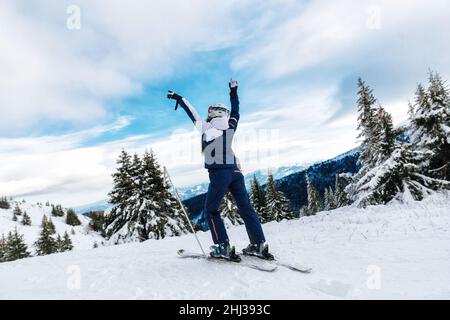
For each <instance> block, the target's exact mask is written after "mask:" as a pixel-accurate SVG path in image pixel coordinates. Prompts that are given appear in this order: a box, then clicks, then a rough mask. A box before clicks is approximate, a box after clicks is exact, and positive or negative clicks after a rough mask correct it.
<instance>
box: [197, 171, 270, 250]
mask: <svg viewBox="0 0 450 320" xmlns="http://www.w3.org/2000/svg"><path fill="white" fill-rule="evenodd" d="M209 181H210V184H209V187H208V194H207V195H206V202H205V209H204V213H205V217H206V219H207V220H208V225H209V228H210V230H211V234H212V238H213V241H214V243H215V244H219V243H224V242H226V241H228V235H227V231H226V229H225V225H224V223H223V220H222V218H221V217H220V212H218V210H219V207H220V204H221V202H222V199H223V197H224V196H225V194H226V193H227V192H228V191H230V192H231V194H232V196H233V198H234V200H235V201H236V205H237V207H238V212H239V215H240V216H241V217H242V220H244V223H245V227H246V229H247V234H248V237H249V238H250V242H251V243H253V244H258V243H263V242H265V239H264V233H263V230H262V227H261V223H260V221H259V218H258V215H257V214H256V212H255V209H253V206H252V204H251V202H250V199H249V196H248V193H247V189H246V188H245V183H244V176H243V175H242V173H241V171H240V170H239V169H210V170H209Z"/></svg>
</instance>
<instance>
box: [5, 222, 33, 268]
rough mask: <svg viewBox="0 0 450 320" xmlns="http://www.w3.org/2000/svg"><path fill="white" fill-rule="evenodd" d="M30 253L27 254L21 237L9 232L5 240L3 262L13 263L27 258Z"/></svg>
mask: <svg viewBox="0 0 450 320" xmlns="http://www.w3.org/2000/svg"><path fill="white" fill-rule="evenodd" d="M29 256H30V253H29V252H28V247H27V245H26V243H25V241H24V240H23V235H20V234H19V233H18V232H17V229H15V230H14V232H11V231H10V232H9V233H8V237H7V238H6V251H5V261H14V260H18V259H23V258H28V257H29Z"/></svg>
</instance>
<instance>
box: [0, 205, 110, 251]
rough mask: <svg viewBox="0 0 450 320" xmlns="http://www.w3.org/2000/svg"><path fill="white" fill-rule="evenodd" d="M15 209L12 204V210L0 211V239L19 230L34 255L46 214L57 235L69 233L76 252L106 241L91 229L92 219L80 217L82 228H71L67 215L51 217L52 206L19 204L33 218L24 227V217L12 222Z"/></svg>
mask: <svg viewBox="0 0 450 320" xmlns="http://www.w3.org/2000/svg"><path fill="white" fill-rule="evenodd" d="M14 207H15V203H12V204H11V209H8V210H5V209H0V237H1V236H2V234H4V235H5V237H6V236H7V234H8V232H9V231H14V229H15V228H17V231H18V232H19V234H23V235H24V240H25V243H26V244H27V246H28V249H29V251H31V253H32V254H34V253H35V248H34V242H35V241H36V240H37V239H38V237H39V233H40V231H41V223H42V218H43V216H44V214H45V215H46V216H47V218H51V219H52V221H53V224H54V225H55V230H56V233H59V234H60V235H61V236H63V235H64V232H65V231H67V233H68V234H69V236H70V239H71V240H72V244H73V246H74V250H86V249H91V248H92V247H93V245H94V243H95V242H97V243H98V244H100V243H101V242H102V241H103V240H104V238H102V237H101V235H100V234H98V233H96V232H94V231H92V230H90V229H89V227H88V224H89V221H90V219H89V218H87V217H85V216H82V215H78V219H79V220H80V222H81V225H80V226H69V225H67V224H66V222H65V221H66V217H65V215H64V217H53V216H52V215H51V210H52V207H51V206H45V205H42V206H41V205H37V204H29V203H22V202H19V207H20V208H21V210H22V212H24V211H26V212H27V214H28V215H29V216H30V218H31V226H24V225H22V223H21V221H22V217H23V215H22V216H18V220H17V221H13V220H12V216H13V210H14ZM64 211H65V210H64ZM72 229H74V231H75V235H73V234H72V233H71V231H72Z"/></svg>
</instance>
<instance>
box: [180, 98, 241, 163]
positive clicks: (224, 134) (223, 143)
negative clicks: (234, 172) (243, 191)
mask: <svg viewBox="0 0 450 320" xmlns="http://www.w3.org/2000/svg"><path fill="white" fill-rule="evenodd" d="M230 102H231V112H230V118H229V119H224V118H215V119H212V120H211V121H210V122H206V121H205V120H204V119H202V118H201V117H200V115H199V114H198V112H197V110H195V108H194V107H193V106H192V105H191V104H190V103H189V101H188V100H187V99H185V98H182V99H181V100H179V103H180V105H181V106H182V107H183V109H184V110H185V111H186V113H187V115H188V116H189V118H190V119H191V120H192V122H193V123H194V125H195V127H196V128H197V130H198V131H199V132H200V133H201V135H202V152H203V153H204V156H205V168H206V169H208V170H209V169H235V168H238V163H237V159H236V156H235V155H234V152H233V150H232V148H231V147H232V143H233V138H234V133H235V132H236V129H237V126H238V122H239V117H240V115H239V98H238V96H237V94H230Z"/></svg>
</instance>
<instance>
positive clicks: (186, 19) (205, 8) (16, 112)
mask: <svg viewBox="0 0 450 320" xmlns="http://www.w3.org/2000/svg"><path fill="white" fill-rule="evenodd" d="M70 4H72V3H71V2H69V1H58V2H55V1H50V0H41V1H29V0H27V1H24V0H22V1H12V0H6V1H2V2H1V3H0V21H2V28H1V29H0V46H1V47H2V50H1V51H0V69H1V70H2V72H1V73H0V101H1V103H0V112H1V114H2V117H0V134H15V135H19V134H20V133H21V132H29V130H30V128H37V127H38V126H39V124H40V123H42V121H61V120H62V121H68V122H70V123H72V124H76V125H77V126H78V127H88V126H91V125H93V124H95V123H98V121H99V120H100V121H101V120H103V121H104V120H107V119H108V113H107V105H108V102H109V101H110V100H111V99H114V98H123V97H126V96H130V95H133V94H137V93H139V92H140V90H141V89H142V84H143V83H144V82H145V81H150V80H156V79H158V80H160V79H161V78H162V77H164V76H168V75H169V74H171V73H172V72H174V71H175V70H176V69H177V68H178V66H179V64H180V63H181V61H182V60H183V59H184V58H186V57H188V56H189V55H190V53H191V52H192V50H194V49H196V48H217V47H221V46H227V45H228V44H229V43H230V41H232V40H233V39H236V35H238V34H239V30H238V29H237V28H230V27H229V28H227V27H224V26H227V25H233V23H234V22H235V18H233V15H232V12H233V8H234V6H235V4H236V1H226V2H220V3H219V2H216V1H206V2H205V1H200V0H194V1H189V2H187V1H174V0H169V1H167V0H164V1H162V0H161V1H152V2H151V5H150V4H149V2H145V1H140V0H129V1H127V3H126V5H124V2H123V1H106V0H97V1H88V0H81V1H77V5H79V6H80V8H81V19H82V20H81V29H80V30H69V29H67V28H66V19H67V17H68V16H67V14H66V8H67V6H68V5H70ZM31 12H32V13H31ZM233 31H235V32H236V33H233Z"/></svg>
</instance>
